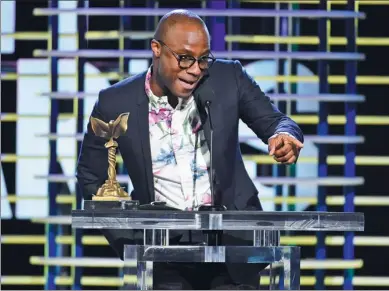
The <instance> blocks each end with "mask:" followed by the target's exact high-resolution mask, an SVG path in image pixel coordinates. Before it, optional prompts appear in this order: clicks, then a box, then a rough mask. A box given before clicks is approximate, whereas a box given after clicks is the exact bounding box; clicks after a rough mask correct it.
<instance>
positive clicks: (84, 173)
mask: <svg viewBox="0 0 389 291" xmlns="http://www.w3.org/2000/svg"><path fill="white" fill-rule="evenodd" d="M103 94H104V93H103V91H101V92H100V93H99V98H98V100H97V102H96V103H95V105H94V107H93V110H92V113H91V116H93V117H96V118H98V119H100V120H103V121H104V122H107V120H106V119H105V117H104V114H103V113H102V106H101V105H102V104H101V99H102V95H103ZM105 143H106V140H105V139H103V138H101V137H98V136H96V135H95V134H94V132H93V130H92V127H91V123H90V119H89V122H88V126H87V131H86V133H85V134H84V139H83V142H82V145H81V150H80V155H79V158H78V163H77V169H76V178H77V182H78V186H79V188H80V191H81V193H82V195H83V197H84V199H85V200H91V199H92V195H94V194H96V192H97V190H98V189H99V187H100V186H101V185H102V184H103V183H104V181H105V180H106V179H107V178H108V172H107V170H108V150H107V149H106V148H105V146H104V144H105Z"/></svg>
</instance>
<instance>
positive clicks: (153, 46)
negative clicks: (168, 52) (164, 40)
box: [150, 39, 161, 58]
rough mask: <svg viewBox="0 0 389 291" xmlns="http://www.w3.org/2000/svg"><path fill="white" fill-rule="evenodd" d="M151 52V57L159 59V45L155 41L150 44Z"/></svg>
mask: <svg viewBox="0 0 389 291" xmlns="http://www.w3.org/2000/svg"><path fill="white" fill-rule="evenodd" d="M150 47H151V50H152V51H153V55H154V56H155V57H156V58H159V57H160V55H161V45H160V44H159V42H157V41H156V40H154V39H153V40H152V41H151V44H150Z"/></svg>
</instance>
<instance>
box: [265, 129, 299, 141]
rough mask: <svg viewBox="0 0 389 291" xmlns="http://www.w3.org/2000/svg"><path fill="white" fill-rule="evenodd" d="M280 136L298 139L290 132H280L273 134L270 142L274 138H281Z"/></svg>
mask: <svg viewBox="0 0 389 291" xmlns="http://www.w3.org/2000/svg"><path fill="white" fill-rule="evenodd" d="M280 134H284V135H288V136H290V137H293V138H295V139H297V138H296V137H295V136H294V135H293V134H290V133H289V132H286V131H280V132H276V133H275V134H273V135H272V136H271V137H269V139H268V141H269V140H271V139H272V138H275V137H277V136H279V135H280Z"/></svg>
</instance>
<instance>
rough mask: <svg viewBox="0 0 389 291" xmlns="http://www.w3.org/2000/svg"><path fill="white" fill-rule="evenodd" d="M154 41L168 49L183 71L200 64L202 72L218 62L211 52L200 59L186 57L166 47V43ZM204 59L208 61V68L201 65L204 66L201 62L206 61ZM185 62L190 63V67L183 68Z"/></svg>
mask: <svg viewBox="0 0 389 291" xmlns="http://www.w3.org/2000/svg"><path fill="white" fill-rule="evenodd" d="M154 41H156V42H158V43H159V44H161V45H162V46H164V47H166V48H167V49H168V50H169V51H170V52H171V53H172V55H173V56H174V57H175V58H176V60H177V62H178V66H179V67H180V69H182V70H186V69H189V68H190V67H192V66H193V65H194V64H195V63H196V62H197V63H198V64H199V68H200V69H201V70H208V69H209V68H210V67H211V66H212V65H213V63H214V62H215V61H216V58H215V57H214V56H213V55H212V53H211V52H209V55H208V56H202V57H199V58H195V57H193V56H191V55H186V54H178V53H176V52H175V51H174V50H172V49H171V48H170V47H169V46H168V45H166V43H164V42H163V41H162V40H158V39H154ZM204 59H206V60H207V61H206V62H205V64H207V67H203V66H202V65H201V64H203V62H201V61H204ZM183 61H190V65H187V66H183V65H182V62H183Z"/></svg>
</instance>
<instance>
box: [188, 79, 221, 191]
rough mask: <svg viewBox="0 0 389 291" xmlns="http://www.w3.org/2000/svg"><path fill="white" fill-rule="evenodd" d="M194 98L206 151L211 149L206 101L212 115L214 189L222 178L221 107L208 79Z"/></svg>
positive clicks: (197, 90)
mask: <svg viewBox="0 0 389 291" xmlns="http://www.w3.org/2000/svg"><path fill="white" fill-rule="evenodd" d="M194 98H195V101H196V104H197V110H198V111H199V113H200V118H201V123H202V127H203V131H204V136H205V139H206V142H207V145H208V149H209V150H210V149H211V127H210V123H209V117H208V115H207V113H206V111H205V103H206V101H211V105H210V109H209V111H210V114H211V115H212V116H211V117H212V125H213V153H212V155H213V168H214V172H215V173H216V175H215V181H214V182H215V184H216V188H219V187H220V186H221V185H220V182H221V180H222V179H221V178H222V177H223V176H224V173H223V169H222V168H223V165H222V163H221V162H220V161H222V160H223V157H222V156H221V152H220V149H221V147H220V141H221V138H220V134H221V129H222V127H223V124H222V123H221V121H220V118H221V114H222V113H221V112H220V110H221V107H220V106H221V105H220V104H219V103H218V100H217V99H216V95H215V92H214V91H213V90H212V88H211V86H210V80H209V77H208V78H207V79H206V80H205V81H204V82H202V83H201V85H200V86H199V87H198V88H197V89H196V91H195V93H194Z"/></svg>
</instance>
